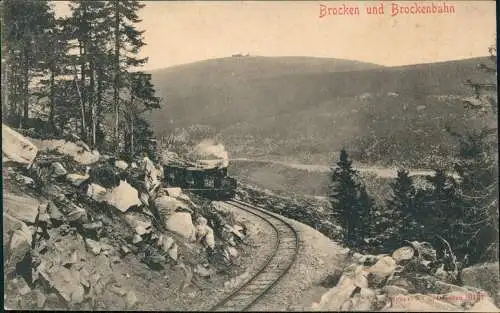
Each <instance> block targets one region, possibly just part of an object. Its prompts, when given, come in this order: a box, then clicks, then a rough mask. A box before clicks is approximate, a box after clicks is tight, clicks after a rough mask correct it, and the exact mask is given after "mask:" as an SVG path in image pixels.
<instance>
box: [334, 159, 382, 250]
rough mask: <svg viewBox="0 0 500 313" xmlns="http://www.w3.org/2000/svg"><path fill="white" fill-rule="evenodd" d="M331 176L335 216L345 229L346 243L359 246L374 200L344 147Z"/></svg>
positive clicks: (364, 234)
mask: <svg viewBox="0 0 500 313" xmlns="http://www.w3.org/2000/svg"><path fill="white" fill-rule="evenodd" d="M331 178H332V185H331V194H330V201H331V203H332V207H333V216H334V218H335V219H336V220H337V222H339V224H340V226H342V228H343V229H344V243H345V244H347V245H349V246H352V247H355V246H359V245H361V244H362V243H363V242H364V239H365V236H366V235H367V230H366V226H367V225H366V223H367V221H366V218H367V217H368V216H371V214H370V209H371V208H370V207H371V206H372V204H373V202H372V200H371V199H370V198H369V197H368V194H367V193H366V190H365V189H364V187H362V186H361V184H360V183H359V177H358V174H357V171H356V170H354V169H353V168H352V161H350V160H349V156H348V154H347V152H346V151H345V150H344V149H342V151H341V152H340V160H339V162H338V163H337V167H336V168H334V169H333V173H332V177H331Z"/></svg>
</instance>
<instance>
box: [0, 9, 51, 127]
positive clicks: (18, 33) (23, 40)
mask: <svg viewBox="0 0 500 313" xmlns="http://www.w3.org/2000/svg"><path fill="white" fill-rule="evenodd" d="M3 16H4V20H3V25H2V26H3V34H2V35H3V37H4V38H2V39H3V40H2V44H6V49H5V51H6V60H5V64H6V65H7V67H8V68H7V71H6V74H7V75H6V78H4V79H6V80H7V86H6V87H7V89H8V90H9V92H8V99H6V100H7V101H8V102H9V105H8V106H9V107H10V109H9V111H8V112H7V113H8V115H9V116H10V118H11V122H14V123H15V124H17V126H18V127H21V128H22V127H26V126H27V124H28V122H29V121H28V120H29V109H30V105H29V104H30V96H31V92H30V84H31V83H32V81H33V78H34V77H35V76H38V75H39V74H40V72H41V61H42V60H41V58H40V55H41V53H40V51H41V48H42V46H43V44H42V42H43V40H44V39H45V38H46V37H45V34H46V33H47V31H48V30H49V29H50V27H51V22H50V21H51V18H52V16H53V12H51V11H50V7H49V5H48V2H47V1H35V0H25V1H15V0H6V1H4V2H3ZM2 80H3V79H2ZM6 105H7V104H6ZM2 115H3V114H2Z"/></svg>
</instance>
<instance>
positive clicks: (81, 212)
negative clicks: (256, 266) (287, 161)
mask: <svg viewBox="0 0 500 313" xmlns="http://www.w3.org/2000/svg"><path fill="white" fill-rule="evenodd" d="M2 137H3V142H2V155H3V165H4V166H3V173H2V174H3V178H4V180H3V195H4V197H3V207H4V211H3V223H4V232H3V238H4V240H3V244H4V246H3V251H4V269H5V271H4V282H5V297H4V300H5V306H6V307H7V308H9V309H37V308H38V309H87V310H94V309H103V310H106V309H108V310H109V309H113V310H116V309H118V310H126V309H139V310H193V309H194V310H203V309H206V308H208V307H209V306H210V305H211V302H213V301H216V300H217V298H220V297H221V296H223V286H224V283H225V282H226V281H227V280H229V279H230V278H231V277H233V276H235V275H238V274H241V272H242V271H243V270H244V269H243V268H241V266H238V264H240V263H241V262H240V260H241V258H242V257H244V256H245V255H248V254H251V253H252V246H251V245H244V244H243V243H244V242H251V241H252V238H247V236H246V235H245V233H246V227H245V225H242V224H243V223H240V222H239V221H238V220H237V219H236V218H235V216H234V215H231V214H227V213H224V212H220V211H218V210H217V209H216V208H215V207H214V206H213V205H212V204H211V203H210V202H208V201H205V200H203V199H199V198H196V197H195V196H194V195H188V194H186V193H184V192H182V190H180V189H178V188H165V187H166V186H162V183H161V174H162V173H161V171H159V170H158V168H157V166H156V165H155V164H152V162H151V161H150V160H146V159H145V160H142V161H141V162H138V163H137V164H136V163H135V162H134V163H131V164H127V163H125V162H123V161H120V160H114V159H113V158H110V157H107V156H103V155H100V154H99V152H98V151H91V149H89V147H88V146H86V145H85V144H84V143H83V142H81V141H79V140H77V139H75V138H73V139H71V140H62V139H51V140H48V139H45V140H42V139H34V138H28V137H24V136H23V135H21V134H20V133H18V132H17V131H15V130H13V129H11V128H9V127H7V126H5V125H2Z"/></svg>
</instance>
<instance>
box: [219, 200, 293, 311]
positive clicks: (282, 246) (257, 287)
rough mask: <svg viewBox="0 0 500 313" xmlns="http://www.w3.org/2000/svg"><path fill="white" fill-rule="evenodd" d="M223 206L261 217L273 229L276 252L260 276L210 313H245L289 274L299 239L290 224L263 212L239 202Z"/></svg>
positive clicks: (251, 279) (255, 276)
mask: <svg viewBox="0 0 500 313" xmlns="http://www.w3.org/2000/svg"><path fill="white" fill-rule="evenodd" d="M222 203H224V204H225V205H229V206H233V207H236V208H238V209H240V210H244V211H246V212H248V213H250V214H253V215H255V216H258V217H260V218H261V219H263V220H264V221H265V222H266V223H268V224H269V225H270V226H271V227H272V229H273V233H272V234H270V237H269V241H270V242H271V241H272V242H273V252H272V253H271V254H270V255H269V256H268V257H267V258H266V260H265V261H264V263H263V265H262V266H261V267H260V268H259V270H258V271H257V273H256V274H255V275H254V276H253V277H252V278H250V279H249V280H248V281H246V282H245V283H243V284H242V285H240V286H239V287H238V288H237V289H236V290H235V291H233V292H232V293H231V294H229V295H228V296H227V297H226V298H224V299H223V300H222V301H220V302H219V303H217V304H216V305H215V306H213V307H212V308H211V311H245V310H248V309H249V308H251V307H252V306H253V305H254V304H256V303H257V302H258V301H259V300H260V299H261V298H262V297H263V296H264V295H266V294H267V293H268V292H269V291H270V290H271V289H272V287H273V286H275V285H276V284H277V283H278V282H279V281H280V280H281V278H282V277H283V276H284V275H285V274H286V273H287V272H288V270H289V269H290V267H291V266H292V265H293V263H294V262H295V259H296V257H297V253H298V248H299V236H298V234H297V232H296V231H295V229H294V228H293V227H292V226H291V225H290V224H289V223H288V222H286V221H284V220H282V219H281V218H279V217H276V216H274V215H272V214H270V213H268V212H267V211H265V210H263V209H261V208H258V207H255V206H252V205H250V204H247V203H244V202H241V201H238V200H229V201H224V202H222Z"/></svg>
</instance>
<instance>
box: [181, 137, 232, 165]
mask: <svg viewBox="0 0 500 313" xmlns="http://www.w3.org/2000/svg"><path fill="white" fill-rule="evenodd" d="M190 155H191V158H194V159H196V161H197V163H199V164H200V165H201V166H203V167H227V166H228V165H229V154H228V152H227V151H226V148H225V147H224V145H223V144H221V143H217V142H215V140H213V139H205V140H202V141H201V142H200V143H198V144H197V145H196V146H195V147H194V149H193V151H192V152H191V153H190Z"/></svg>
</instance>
